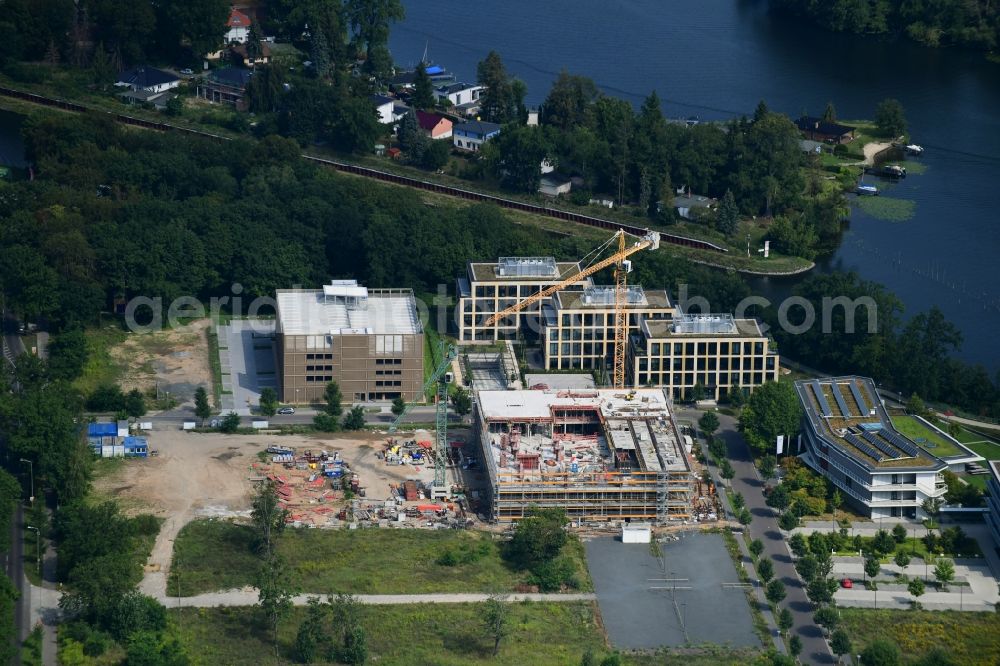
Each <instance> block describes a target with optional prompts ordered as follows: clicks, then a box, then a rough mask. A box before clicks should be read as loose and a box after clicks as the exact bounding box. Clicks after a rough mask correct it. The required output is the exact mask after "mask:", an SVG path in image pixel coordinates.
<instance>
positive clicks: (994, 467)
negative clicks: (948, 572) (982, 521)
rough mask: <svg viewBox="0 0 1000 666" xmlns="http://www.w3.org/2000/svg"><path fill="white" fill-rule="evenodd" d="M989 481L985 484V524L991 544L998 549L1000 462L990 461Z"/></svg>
mask: <svg viewBox="0 0 1000 666" xmlns="http://www.w3.org/2000/svg"><path fill="white" fill-rule="evenodd" d="M987 465H988V466H989V469H990V480H989V481H987V482H986V524H987V525H989V527H990V533H991V534H992V535H993V543H994V545H996V546H997V547H998V548H1000V460H990V461H989V462H988V463H987Z"/></svg>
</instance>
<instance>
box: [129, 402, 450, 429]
mask: <svg viewBox="0 0 1000 666" xmlns="http://www.w3.org/2000/svg"><path fill="white" fill-rule="evenodd" d="M350 407H351V405H349V404H345V405H344V411H345V412H346V411H347V410H348V409H349V408H350ZM316 413H317V412H316V410H315V409H313V408H312V407H296V408H295V413H294V414H291V415H287V416H283V415H281V414H275V415H274V416H272V417H270V418H268V419H267V422H268V424H269V425H303V424H309V423H312V421H313V417H314V416H315V415H316ZM220 416H221V414H216V415H214V416H212V417H211V418H219V417H220ZM211 418H210V419H208V420H209V421H211ZM255 418H264V417H255ZM395 418H396V417H395V416H393V415H392V413H391V412H385V413H370V414H365V422H366V423H368V424H371V425H384V426H385V427H386V428H388V427H389V426H390V425H391V424H392V422H393V420H394V419H395ZM142 420H143V421H152V422H153V428H154V429H156V428H159V429H161V430H162V429H167V428H179V427H180V426H181V424H182V423H183V422H184V421H195V422H197V421H199V420H200V419H198V417H197V416H195V414H194V409H193V408H186V407H182V408H178V409H172V410H170V411H168V412H159V413H153V414H150V415H149V416H148V417H143V419H142ZM250 421H251V419H250V417H246V416H244V417H243V425H246V426H248V425H250ZM448 421H449V425H456V424H457V423H458V416H457V415H455V414H453V413H449V414H448ZM402 422H403V423H433V422H434V407H433V406H417V407H413V408H411V409H410V411H409V413H407V415H406V416H404V417H403V421H402Z"/></svg>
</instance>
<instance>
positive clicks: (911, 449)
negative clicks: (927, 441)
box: [882, 430, 920, 456]
mask: <svg viewBox="0 0 1000 666" xmlns="http://www.w3.org/2000/svg"><path fill="white" fill-rule="evenodd" d="M882 434H884V435H885V437H886V439H888V440H889V441H890V442H892V443H893V444H895V445H896V446H898V447H899V448H901V449H902V450H903V451H905V452H906V453H907V454H908V455H911V456H918V455H920V449H918V448H917V447H916V446H915V445H914V444H913V443H912V442H910V440H908V439H905V438H903V437H900V436H899V435H897V434H896V433H894V432H892V431H891V430H884V431H883V433H882Z"/></svg>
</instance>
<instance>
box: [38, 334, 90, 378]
mask: <svg viewBox="0 0 1000 666" xmlns="http://www.w3.org/2000/svg"><path fill="white" fill-rule="evenodd" d="M48 349H49V375H50V376H51V377H52V378H53V379H62V380H65V381H73V380H74V379H76V378H77V377H79V376H80V373H82V372H83V366H84V365H85V364H86V362H87V356H88V353H87V337H86V336H85V335H84V333H83V330H82V329H79V328H74V329H71V330H69V331H65V332H63V333H60V334H58V335H56V336H55V337H54V338H52V341H51V342H50V343H49V348H48Z"/></svg>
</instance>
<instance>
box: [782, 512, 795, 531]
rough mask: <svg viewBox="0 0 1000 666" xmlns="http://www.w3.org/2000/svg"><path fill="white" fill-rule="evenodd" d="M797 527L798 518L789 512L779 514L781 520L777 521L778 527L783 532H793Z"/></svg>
mask: <svg viewBox="0 0 1000 666" xmlns="http://www.w3.org/2000/svg"><path fill="white" fill-rule="evenodd" d="M798 526H799V517H798V516H796V515H795V514H794V513H792V512H791V511H786V512H785V513H783V514H781V518H779V519H778V527H780V528H781V529H783V530H785V531H786V532H790V531H791V530H794V529H795V528H796V527H798Z"/></svg>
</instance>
